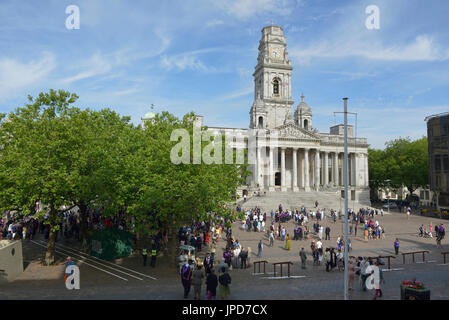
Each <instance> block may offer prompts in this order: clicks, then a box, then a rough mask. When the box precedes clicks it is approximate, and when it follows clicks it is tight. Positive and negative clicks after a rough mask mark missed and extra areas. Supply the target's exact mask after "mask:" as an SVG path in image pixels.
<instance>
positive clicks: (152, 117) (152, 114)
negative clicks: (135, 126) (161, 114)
mask: <svg viewBox="0 0 449 320" xmlns="http://www.w3.org/2000/svg"><path fill="white" fill-rule="evenodd" d="M155 116H156V114H155V113H154V112H151V111H150V112H147V113H145V115H144V116H143V118H142V120H150V119H154V117H155Z"/></svg>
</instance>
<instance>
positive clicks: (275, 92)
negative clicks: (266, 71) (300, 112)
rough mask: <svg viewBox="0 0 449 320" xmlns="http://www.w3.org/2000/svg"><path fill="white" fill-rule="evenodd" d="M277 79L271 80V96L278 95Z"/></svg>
mask: <svg viewBox="0 0 449 320" xmlns="http://www.w3.org/2000/svg"><path fill="white" fill-rule="evenodd" d="M279 82H280V81H279V79H277V78H275V79H274V80H273V94H275V95H278V94H279Z"/></svg>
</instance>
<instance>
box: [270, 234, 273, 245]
mask: <svg viewBox="0 0 449 320" xmlns="http://www.w3.org/2000/svg"><path fill="white" fill-rule="evenodd" d="M272 246H274V234H273V231H271V232H270V247H272Z"/></svg>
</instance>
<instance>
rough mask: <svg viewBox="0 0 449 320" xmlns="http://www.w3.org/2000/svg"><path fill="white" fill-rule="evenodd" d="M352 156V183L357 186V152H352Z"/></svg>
mask: <svg viewBox="0 0 449 320" xmlns="http://www.w3.org/2000/svg"><path fill="white" fill-rule="evenodd" d="M351 156H352V157H351V158H352V159H351V181H352V182H351V185H352V186H354V187H355V186H357V164H356V162H357V154H356V153H352V154H351Z"/></svg>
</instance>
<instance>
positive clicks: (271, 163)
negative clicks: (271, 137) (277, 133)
mask: <svg viewBox="0 0 449 320" xmlns="http://www.w3.org/2000/svg"><path fill="white" fill-rule="evenodd" d="M269 161H270V180H269V181H270V187H269V191H274V170H273V164H274V156H273V147H270V160H269Z"/></svg>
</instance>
